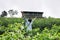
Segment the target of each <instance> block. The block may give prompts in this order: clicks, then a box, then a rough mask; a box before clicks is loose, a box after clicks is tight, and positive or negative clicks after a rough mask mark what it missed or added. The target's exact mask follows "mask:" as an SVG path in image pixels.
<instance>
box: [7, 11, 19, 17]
mask: <svg viewBox="0 0 60 40" xmlns="http://www.w3.org/2000/svg"><path fill="white" fill-rule="evenodd" d="M8 13H9V14H10V16H11V17H13V15H15V14H16V15H17V13H18V12H17V11H16V10H15V11H13V10H9V11H8Z"/></svg>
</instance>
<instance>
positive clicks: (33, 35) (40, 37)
mask: <svg viewBox="0 0 60 40" xmlns="http://www.w3.org/2000/svg"><path fill="white" fill-rule="evenodd" d="M0 40H60V19H57V18H44V19H36V20H35V21H34V23H33V29H32V31H29V32H26V27H25V26H24V20H23V19H22V18H0Z"/></svg>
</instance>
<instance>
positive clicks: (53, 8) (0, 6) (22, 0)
mask: <svg viewBox="0 0 60 40" xmlns="http://www.w3.org/2000/svg"><path fill="white" fill-rule="evenodd" d="M10 9H13V10H17V11H18V12H19V13H18V15H17V16H18V17H21V16H22V15H21V11H39V12H44V13H43V16H44V17H49V16H51V17H55V18H60V0H0V14H1V12H2V11H4V10H6V11H7V12H8V10H10ZM8 16H9V15H8ZM15 16H16V15H15ZM17 16H16V17H17Z"/></svg>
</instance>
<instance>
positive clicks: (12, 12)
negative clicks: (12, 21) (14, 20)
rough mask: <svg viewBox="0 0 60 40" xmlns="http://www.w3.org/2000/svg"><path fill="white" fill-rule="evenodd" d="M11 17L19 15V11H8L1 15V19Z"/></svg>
mask: <svg viewBox="0 0 60 40" xmlns="http://www.w3.org/2000/svg"><path fill="white" fill-rule="evenodd" d="M8 14H9V15H10V16H11V17H13V15H17V14H18V11H17V10H9V11H8V12H7V11H5V10H4V11H2V14H1V15H0V17H5V16H7V15H8Z"/></svg>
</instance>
